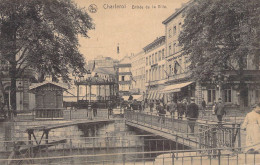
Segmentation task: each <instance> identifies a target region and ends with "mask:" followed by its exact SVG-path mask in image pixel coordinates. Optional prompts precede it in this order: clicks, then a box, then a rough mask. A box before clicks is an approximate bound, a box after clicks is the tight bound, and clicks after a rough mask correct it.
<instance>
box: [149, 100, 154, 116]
mask: <svg viewBox="0 0 260 165" xmlns="http://www.w3.org/2000/svg"><path fill="white" fill-rule="evenodd" d="M149 106H150V112H151V113H153V102H152V101H151V100H150V104H149Z"/></svg>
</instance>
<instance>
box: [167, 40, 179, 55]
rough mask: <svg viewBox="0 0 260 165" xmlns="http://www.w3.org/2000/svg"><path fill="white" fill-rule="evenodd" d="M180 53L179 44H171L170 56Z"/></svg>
mask: <svg viewBox="0 0 260 165" xmlns="http://www.w3.org/2000/svg"><path fill="white" fill-rule="evenodd" d="M178 51H180V47H179V45H178V43H173V44H171V43H170V44H169V49H168V55H169V56H170V55H172V54H175V53H177V52H178Z"/></svg>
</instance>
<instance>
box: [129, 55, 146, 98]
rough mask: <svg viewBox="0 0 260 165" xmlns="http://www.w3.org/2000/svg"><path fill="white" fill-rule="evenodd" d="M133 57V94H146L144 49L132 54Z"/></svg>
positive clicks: (131, 90)
mask: <svg viewBox="0 0 260 165" xmlns="http://www.w3.org/2000/svg"><path fill="white" fill-rule="evenodd" d="M130 59H131V72H132V80H131V89H130V92H131V93H132V94H144V92H145V91H146V89H145V53H144V51H143V50H142V51H141V52H139V53H137V54H132V56H131V57H130Z"/></svg>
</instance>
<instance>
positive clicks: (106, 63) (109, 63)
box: [88, 56, 118, 68]
mask: <svg viewBox="0 0 260 165" xmlns="http://www.w3.org/2000/svg"><path fill="white" fill-rule="evenodd" d="M94 63H95V67H96V68H99V67H102V68H103V67H105V68H107V67H113V66H115V65H116V64H117V63H118V60H114V59H113V58H111V57H104V56H98V57H96V58H95V59H94V60H89V61H88V65H89V66H93V65H94Z"/></svg>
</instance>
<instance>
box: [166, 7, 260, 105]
mask: <svg viewBox="0 0 260 165" xmlns="http://www.w3.org/2000/svg"><path fill="white" fill-rule="evenodd" d="M190 5H192V2H190V3H187V4H186V5H185V6H183V7H181V8H180V9H178V10H176V12H174V13H173V14H172V15H171V16H169V17H168V18H167V19H166V20H164V21H163V24H164V25H165V37H166V71H167V77H168V79H167V81H165V88H164V89H162V90H161V91H162V92H163V93H165V94H167V95H168V98H171V99H174V98H175V99H182V98H187V99H188V100H189V98H190V97H195V99H196V102H197V103H198V104H200V103H201V100H202V98H204V99H205V101H206V103H207V104H208V105H212V104H213V103H214V101H217V98H219V97H221V98H222V99H223V101H224V103H225V104H226V105H227V106H233V107H235V106H236V105H243V106H250V105H253V104H255V103H256V102H258V101H260V93H259V92H260V78H259V77H260V69H259V58H255V57H257V55H248V56H246V55H245V62H246V64H247V65H246V67H245V68H244V71H243V72H244V77H245V83H246V85H245V86H246V87H245V90H244V91H243V93H242V94H241V93H240V92H241V91H240V89H239V81H238V80H239V78H238V75H237V74H236V73H235V71H230V70H226V71H225V75H224V76H220V77H216V79H218V80H216V81H214V80H213V81H203V82H198V81H196V82H195V81H194V80H192V79H191V71H190V70H189V69H188V67H189V65H190V60H189V56H187V55H185V54H183V53H182V47H180V46H179V44H178V36H179V34H180V32H181V30H182V25H183V23H184V20H185V14H184V11H185V10H186V9H187V7H189V6H190ZM256 60H258V62H256Z"/></svg>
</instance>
